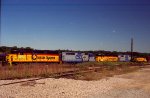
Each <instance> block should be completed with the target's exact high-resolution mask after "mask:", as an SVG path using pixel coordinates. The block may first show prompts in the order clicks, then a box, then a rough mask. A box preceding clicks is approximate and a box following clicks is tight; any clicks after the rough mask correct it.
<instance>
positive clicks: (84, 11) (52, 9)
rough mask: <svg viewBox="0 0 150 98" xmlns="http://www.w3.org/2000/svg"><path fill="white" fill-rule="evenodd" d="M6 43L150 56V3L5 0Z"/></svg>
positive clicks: (3, 25) (146, 0)
mask: <svg viewBox="0 0 150 98" xmlns="http://www.w3.org/2000/svg"><path fill="white" fill-rule="evenodd" d="M1 13H2V16H1V33H2V34H1V35H2V36H1V44H2V45H5V46H18V47H33V48H35V49H50V50H54V49H72V50H109V51H130V39H131V37H133V38H134V51H138V52H149V53H150V44H149V43H150V1H149V0H2V9H1Z"/></svg>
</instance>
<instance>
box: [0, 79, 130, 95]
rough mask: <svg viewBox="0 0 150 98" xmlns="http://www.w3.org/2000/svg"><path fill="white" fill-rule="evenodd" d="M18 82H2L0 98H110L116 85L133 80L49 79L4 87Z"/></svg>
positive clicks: (0, 82) (0, 81)
mask: <svg viewBox="0 0 150 98" xmlns="http://www.w3.org/2000/svg"><path fill="white" fill-rule="evenodd" d="M16 81H20V80H0V85H1V86H0V98H105V97H106V96H107V97H108V96H109V94H107V92H110V91H111V90H113V88H114V87H115V86H116V85H118V84H119V85H123V84H127V83H129V82H131V81H132V80H130V79H122V78H107V79H102V80H99V81H81V80H72V79H64V78H60V79H54V78H47V79H41V80H36V81H30V82H27V83H26V82H24V83H17V84H10V85H2V84H4V83H11V82H16ZM105 94H106V95H105ZM101 95H102V96H101ZM110 95H111V93H110ZM109 97H111V96H109ZM112 97H113V96H112Z"/></svg>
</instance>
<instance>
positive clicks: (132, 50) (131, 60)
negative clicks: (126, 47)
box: [131, 38, 133, 62]
mask: <svg viewBox="0 0 150 98" xmlns="http://www.w3.org/2000/svg"><path fill="white" fill-rule="evenodd" d="M132 61H133V38H131V62H132Z"/></svg>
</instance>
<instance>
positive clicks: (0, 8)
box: [0, 0, 2, 47]
mask: <svg viewBox="0 0 150 98" xmlns="http://www.w3.org/2000/svg"><path fill="white" fill-rule="evenodd" d="M1 11H2V0H0V47H1V17H2V12H1Z"/></svg>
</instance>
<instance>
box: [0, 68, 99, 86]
mask: <svg viewBox="0 0 150 98" xmlns="http://www.w3.org/2000/svg"><path fill="white" fill-rule="evenodd" d="M96 69H98V68H93V69H88V70H83V71H79V70H75V71H68V72H60V73H55V74H52V75H50V76H49V77H40V78H35V79H29V80H21V81H17V82H11V83H4V84H0V86H6V85H12V84H18V83H24V82H32V81H36V80H41V79H46V78H61V77H63V76H68V75H75V74H81V73H88V72H93V71H95V70H96Z"/></svg>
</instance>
